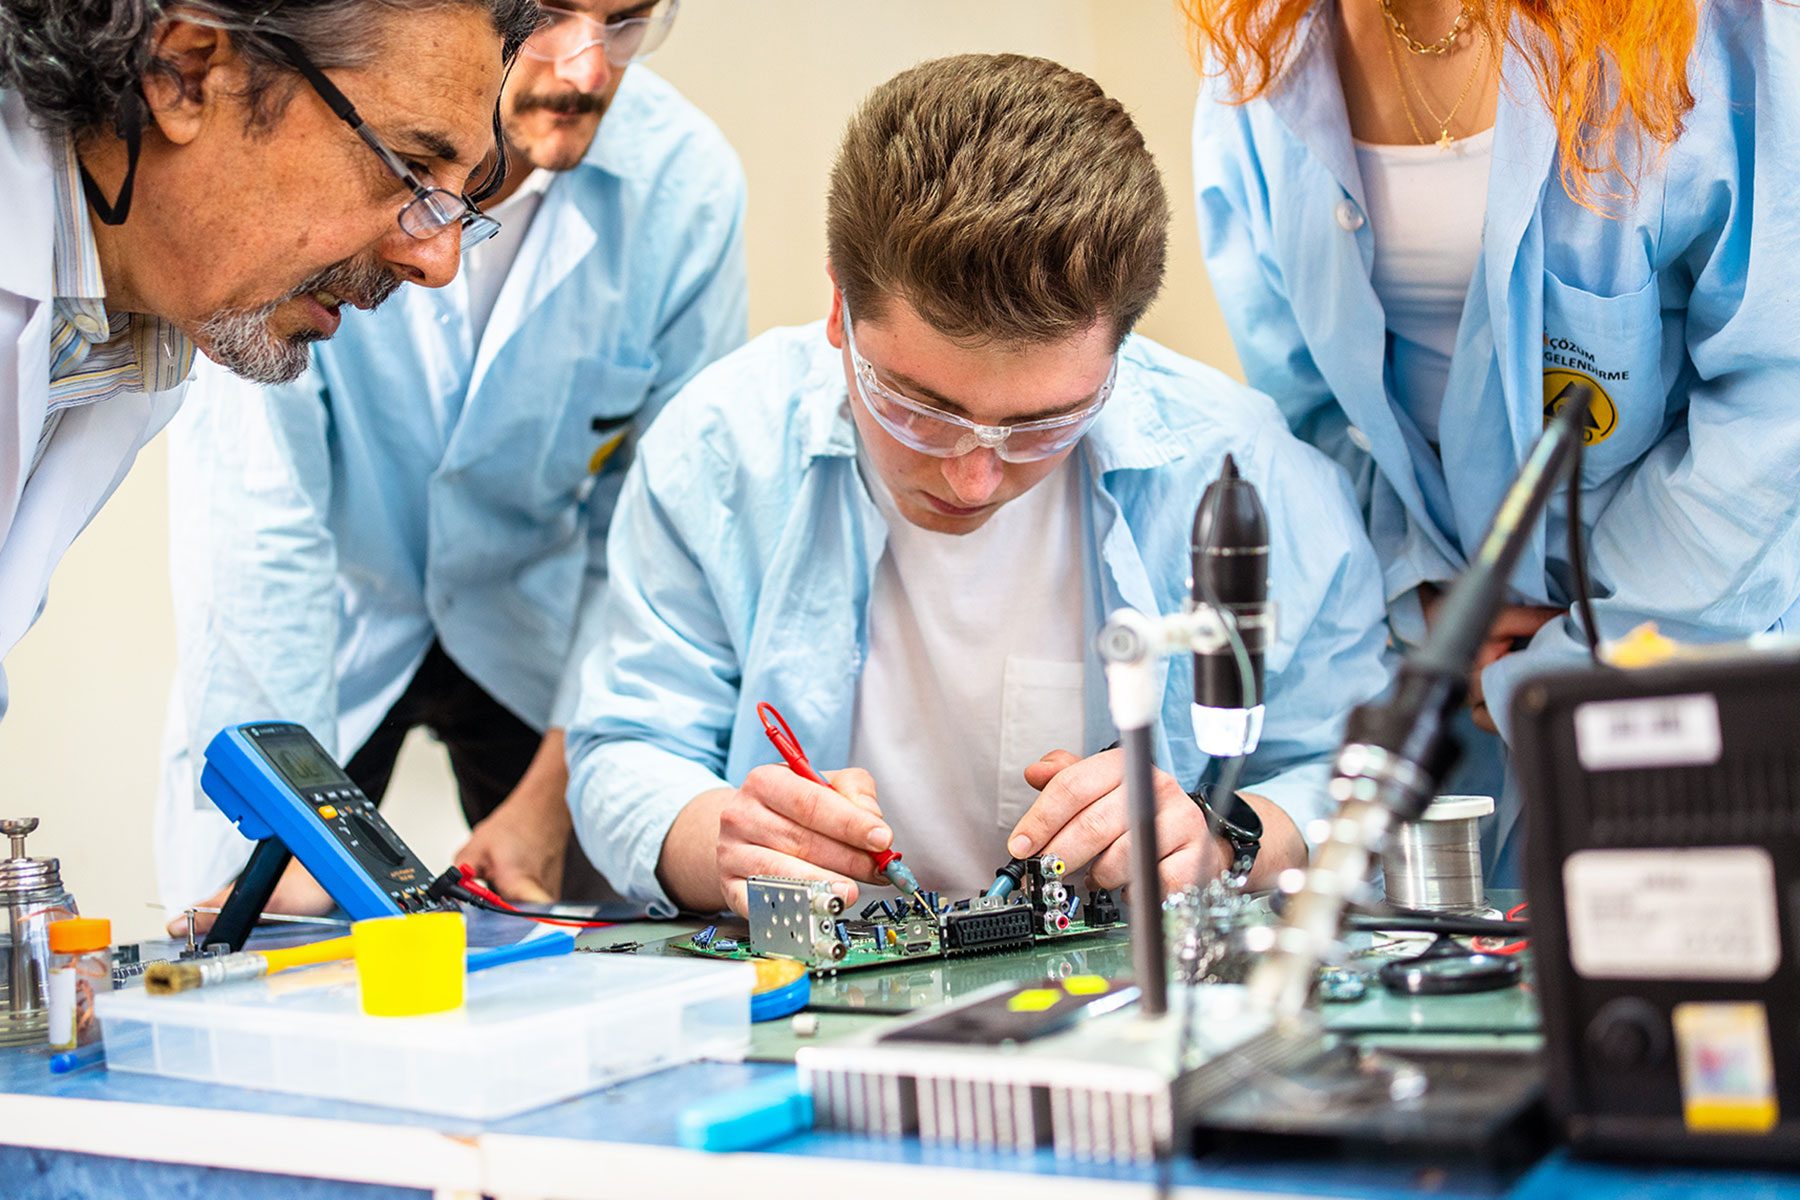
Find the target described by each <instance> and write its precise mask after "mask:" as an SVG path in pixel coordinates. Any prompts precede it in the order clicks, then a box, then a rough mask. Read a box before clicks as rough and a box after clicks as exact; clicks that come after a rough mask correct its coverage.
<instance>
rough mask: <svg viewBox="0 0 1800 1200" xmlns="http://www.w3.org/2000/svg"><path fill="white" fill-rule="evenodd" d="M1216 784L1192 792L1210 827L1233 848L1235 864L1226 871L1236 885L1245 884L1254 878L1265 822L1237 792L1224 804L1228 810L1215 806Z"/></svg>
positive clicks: (1191, 794) (1232, 855)
mask: <svg viewBox="0 0 1800 1200" xmlns="http://www.w3.org/2000/svg"><path fill="white" fill-rule="evenodd" d="M1212 791H1213V787H1212V784H1210V783H1203V784H1201V785H1200V787H1199V788H1198V789H1196V790H1195V791H1192V792H1189V793H1188V795H1189V796H1191V797H1193V800H1194V803H1195V804H1198V805H1199V806H1200V811H1201V813H1202V814H1204V815H1205V817H1206V827H1207V828H1208V829H1210V830H1212V831H1213V833H1214V834H1216V835H1217V836H1219V837H1222V838H1224V839H1225V843H1226V845H1228V846H1230V847H1231V865H1230V866H1229V867H1227V868H1226V874H1227V875H1228V876H1229V877H1230V880H1231V882H1232V884H1233V885H1235V886H1242V885H1243V882H1244V881H1245V880H1246V879H1249V878H1250V868H1252V867H1254V866H1255V865H1256V854H1257V851H1259V850H1261V849H1262V836H1263V823H1262V818H1261V817H1260V816H1258V815H1257V812H1256V810H1255V809H1254V808H1251V807H1250V805H1249V803H1248V802H1247V801H1246V800H1245V799H1244V798H1243V797H1242V796H1240V795H1238V794H1236V793H1235V792H1234V793H1232V795H1231V798H1230V800H1229V801H1228V802H1227V803H1226V804H1225V805H1224V806H1223V807H1224V809H1225V811H1224V812H1220V811H1219V809H1217V808H1214V807H1213V803H1212Z"/></svg>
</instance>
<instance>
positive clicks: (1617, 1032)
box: [1587, 996, 1669, 1070]
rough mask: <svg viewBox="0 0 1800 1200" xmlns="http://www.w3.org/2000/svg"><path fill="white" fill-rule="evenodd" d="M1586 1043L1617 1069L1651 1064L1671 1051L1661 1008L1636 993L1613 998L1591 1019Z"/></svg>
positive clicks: (1607, 1063)
mask: <svg viewBox="0 0 1800 1200" xmlns="http://www.w3.org/2000/svg"><path fill="white" fill-rule="evenodd" d="M1587 1044H1588V1051H1589V1052H1590V1053H1591V1054H1592V1055H1593V1056H1594V1057H1595V1058H1596V1059H1598V1060H1599V1062H1600V1063H1601V1064H1602V1065H1603V1066H1606V1067H1610V1068H1612V1069H1614V1070H1629V1069H1631V1068H1634V1067H1644V1066H1650V1065H1652V1064H1654V1063H1658V1062H1661V1061H1662V1059H1663V1058H1664V1056H1665V1055H1667V1054H1668V1049H1669V1035H1668V1023H1667V1021H1666V1020H1665V1019H1664V1017H1663V1014H1662V1012H1661V1011H1660V1010H1659V1009H1657V1008H1656V1007H1654V1006H1653V1005H1651V1004H1649V1003H1648V1002H1646V1001H1643V1000H1640V999H1638V998H1637V997H1635V996H1627V997H1623V998H1621V999H1618V1000H1610V1001H1608V1002H1607V1003H1606V1004H1605V1005H1603V1006H1602V1007H1601V1009H1600V1011H1599V1012H1597V1013H1595V1014H1594V1019H1593V1020H1592V1021H1590V1022H1588V1027H1587Z"/></svg>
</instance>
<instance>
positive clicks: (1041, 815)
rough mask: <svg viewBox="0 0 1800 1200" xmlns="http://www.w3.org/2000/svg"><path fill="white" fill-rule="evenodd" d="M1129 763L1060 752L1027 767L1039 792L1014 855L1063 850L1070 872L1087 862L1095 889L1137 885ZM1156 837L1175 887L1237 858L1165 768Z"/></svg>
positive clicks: (1013, 842)
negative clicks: (1127, 784) (1133, 867)
mask: <svg viewBox="0 0 1800 1200" xmlns="http://www.w3.org/2000/svg"><path fill="white" fill-rule="evenodd" d="M1124 762H1125V759H1124V753H1123V752H1122V751H1119V750H1106V751H1102V752H1101V753H1099V754H1096V755H1093V756H1092V757H1090V758H1083V759H1078V758H1076V757H1075V756H1074V755H1073V754H1071V753H1069V752H1068V751H1067V750H1053V751H1051V752H1050V753H1049V754H1046V755H1045V756H1044V757H1043V758H1041V759H1039V760H1038V761H1037V762H1035V763H1033V764H1032V765H1031V766H1029V767H1027V768H1025V780H1026V782H1027V783H1029V784H1031V786H1033V787H1035V788H1037V789H1038V792H1039V795H1038V798H1037V800H1036V801H1035V802H1033V804H1032V806H1031V807H1030V808H1029V809H1027V810H1026V812H1025V815H1024V816H1023V817H1021V818H1019V823H1018V824H1017V825H1016V826H1014V827H1013V832H1012V835H1011V837H1010V838H1009V839H1008V843H1007V853H1009V854H1011V855H1013V856H1014V857H1016V858H1026V857H1030V856H1033V855H1038V854H1046V853H1050V854H1058V855H1061V856H1062V858H1063V860H1064V861H1065V862H1066V863H1068V865H1069V870H1070V871H1071V872H1073V871H1077V870H1080V869H1081V868H1083V867H1086V868H1087V871H1088V882H1089V883H1090V884H1092V885H1093V886H1094V887H1103V888H1119V887H1123V886H1124V885H1125V884H1127V883H1129V882H1131V857H1130V856H1131V843H1130V836H1129V832H1128V831H1129V827H1130V815H1129V813H1128V812H1127V810H1126V804H1125V780H1124ZM1156 841H1157V848H1158V850H1159V851H1160V852H1161V875H1162V883H1163V887H1164V888H1166V889H1167V890H1169V891H1178V890H1180V889H1181V888H1184V887H1186V886H1188V885H1189V884H1194V883H1200V882H1203V881H1205V880H1207V879H1211V878H1212V877H1213V876H1215V875H1217V874H1218V873H1219V872H1220V871H1222V870H1224V869H1225V867H1226V865H1227V863H1228V862H1229V861H1230V851H1229V850H1228V848H1227V847H1226V845H1225V843H1224V841H1223V840H1222V839H1220V838H1216V837H1214V836H1213V835H1212V833H1211V831H1210V830H1208V829H1207V827H1206V817H1205V815H1204V814H1203V813H1201V811H1200V808H1199V806H1198V805H1196V804H1195V803H1194V801H1193V799H1192V798H1191V797H1189V796H1188V794H1187V792H1186V790H1185V789H1183V788H1182V786H1181V784H1180V783H1178V782H1177V781H1176V780H1175V778H1174V777H1173V776H1171V775H1169V774H1167V773H1165V772H1163V771H1160V770H1159V771H1157V772H1156Z"/></svg>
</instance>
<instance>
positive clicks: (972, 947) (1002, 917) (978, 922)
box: [943, 896, 1036, 956]
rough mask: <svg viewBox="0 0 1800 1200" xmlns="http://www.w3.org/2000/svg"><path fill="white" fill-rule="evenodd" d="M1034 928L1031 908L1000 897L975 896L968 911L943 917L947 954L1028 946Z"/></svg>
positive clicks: (950, 913) (953, 954)
mask: <svg viewBox="0 0 1800 1200" xmlns="http://www.w3.org/2000/svg"><path fill="white" fill-rule="evenodd" d="M1035 924H1036V918H1035V917H1034V916H1033V913H1032V910H1031V905H1029V904H1027V903H1024V902H1023V900H1022V899H1021V900H1013V901H1007V900H1002V899H1000V898H999V897H997V896H976V897H975V898H974V899H972V900H971V901H969V907H968V908H967V909H966V910H964V911H961V912H956V911H952V912H947V913H945V914H944V916H943V946H944V954H945V955H946V956H955V955H962V954H977V953H982V952H985V951H991V950H1006V949H1009V948H1011V947H1014V946H1029V945H1031V943H1032V931H1033V927H1034V925H1035Z"/></svg>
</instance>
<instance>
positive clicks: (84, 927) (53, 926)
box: [50, 917, 112, 954]
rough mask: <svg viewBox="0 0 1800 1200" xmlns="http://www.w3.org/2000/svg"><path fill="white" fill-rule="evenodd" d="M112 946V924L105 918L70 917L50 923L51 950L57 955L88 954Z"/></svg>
mask: <svg viewBox="0 0 1800 1200" xmlns="http://www.w3.org/2000/svg"><path fill="white" fill-rule="evenodd" d="M110 945H112V922H111V921H108V920H106V919H105V918H103V917H70V918H68V919H67V920H65V921H52V922H50V949H51V950H52V951H53V952H55V953H57V954H86V953H87V952H88V951H90V950H104V949H106V948H107V947H108V946H110Z"/></svg>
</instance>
